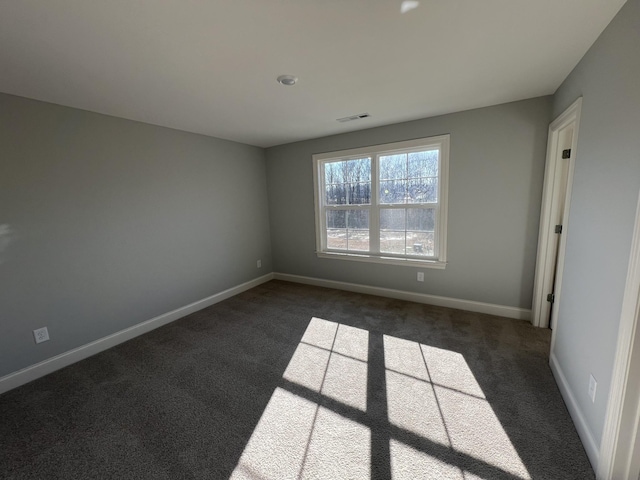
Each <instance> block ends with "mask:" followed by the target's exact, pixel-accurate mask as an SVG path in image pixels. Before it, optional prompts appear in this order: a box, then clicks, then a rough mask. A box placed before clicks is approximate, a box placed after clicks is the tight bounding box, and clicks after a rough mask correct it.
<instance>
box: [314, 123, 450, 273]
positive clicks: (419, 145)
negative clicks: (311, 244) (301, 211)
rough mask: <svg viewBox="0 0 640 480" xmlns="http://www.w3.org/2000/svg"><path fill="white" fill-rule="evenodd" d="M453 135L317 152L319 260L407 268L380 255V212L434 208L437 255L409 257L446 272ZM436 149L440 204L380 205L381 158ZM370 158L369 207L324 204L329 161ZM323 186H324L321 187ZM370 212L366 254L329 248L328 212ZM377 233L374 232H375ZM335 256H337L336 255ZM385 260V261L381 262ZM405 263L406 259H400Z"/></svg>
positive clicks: (316, 189)
mask: <svg viewBox="0 0 640 480" xmlns="http://www.w3.org/2000/svg"><path fill="white" fill-rule="evenodd" d="M450 137H451V136H450V135H449V134H445V135H438V136H434V137H425V138H418V139H414V140H408V141H403V142H395V143H387V144H381V145H372V146H367V147H361V148H354V149H349V150H340V151H334V152H325V153H317V154H313V155H312V161H313V193H314V195H313V200H314V213H315V226H316V253H317V255H318V257H320V258H333V259H339V260H351V259H353V260H356V261H360V262H371V263H391V264H394V265H407V263H405V262H401V263H398V262H395V261H391V260H389V259H388V258H389V256H388V255H386V254H383V253H381V252H380V243H379V242H380V226H379V212H380V209H381V208H394V207H397V208H416V209H417V208H425V209H426V208H433V209H434V210H435V215H436V237H435V238H434V243H435V251H434V255H433V256H432V257H429V258H419V257H415V256H411V257H406V258H407V259H409V258H410V259H411V260H412V262H413V264H414V265H415V264H417V263H418V262H420V263H421V264H422V266H424V267H425V268H440V269H444V268H446V266H447V218H448V197H449V194H448V191H449V154H450ZM431 147H433V148H434V149H437V150H438V151H439V155H438V201H437V202H436V203H421V204H390V205H384V204H381V203H380V195H379V191H378V188H379V185H380V179H379V176H378V166H379V158H380V156H381V155H388V154H391V153H394V152H403V153H406V152H410V151H420V150H422V149H424V148H431ZM365 157H368V158H369V159H370V161H371V202H370V203H369V204H366V205H351V204H345V205H325V198H324V192H323V191H321V188H320V187H321V186H324V175H325V173H324V165H325V163H328V162H330V161H341V160H354V159H361V158H365ZM321 184H322V185H321ZM327 209H332V210H367V211H368V212H369V231H370V244H369V251H367V252H362V253H360V252H357V251H354V252H351V251H346V250H344V251H336V250H329V249H327V235H326V232H327V225H326V214H325V212H326V210H327ZM374 232H375V233H374ZM334 254H335V255H334ZM352 256H353V258H351V257H352ZM381 257H383V258H382V259H380V258H381ZM398 258H399V259H400V260H403V259H404V258H405V257H400V256H399V257H398Z"/></svg>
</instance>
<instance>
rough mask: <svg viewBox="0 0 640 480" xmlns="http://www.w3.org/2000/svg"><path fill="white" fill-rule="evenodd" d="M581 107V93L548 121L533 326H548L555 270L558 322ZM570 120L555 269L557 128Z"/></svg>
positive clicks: (532, 307) (565, 125)
mask: <svg viewBox="0 0 640 480" xmlns="http://www.w3.org/2000/svg"><path fill="white" fill-rule="evenodd" d="M581 111H582V97H579V98H578V99H577V100H576V101H575V102H573V103H572V104H571V106H570V107H569V108H567V109H566V110H565V111H564V112H563V113H562V114H561V115H560V116H559V117H558V118H556V119H555V120H554V121H553V122H551V124H550V125H549V136H548V140H547V160H546V164H545V174H544V175H545V177H544V186H543V191H542V208H541V210H540V231H539V234H538V255H537V259H536V271H535V279H534V283H533V302H532V305H531V323H532V324H533V326H535V327H540V328H547V327H549V324H550V319H549V317H548V315H542V313H543V312H544V310H545V309H544V305H545V302H546V301H547V293H549V292H545V290H544V285H545V283H547V281H548V280H549V277H550V276H551V275H553V273H554V271H555V273H556V277H555V282H556V288H555V292H554V293H555V297H556V298H555V302H554V303H555V308H553V309H552V310H551V315H552V318H553V324H554V325H557V322H556V320H557V314H558V306H559V300H560V287H561V285H562V273H563V270H564V254H565V247H566V232H567V227H568V223H569V207H570V201H571V187H572V185H573V171H574V166H575V163H576V154H577V150H578V149H577V147H578V128H579V126H580V113H581ZM572 123H573V137H572V139H571V158H570V161H569V173H568V176H567V186H566V192H565V199H564V214H563V216H562V225H563V227H562V228H563V232H562V234H561V236H560V245H559V246H558V252H557V270H556V264H555V263H554V261H555V259H554V258H552V257H553V255H552V252H553V248H554V246H555V245H554V243H557V237H556V236H555V235H556V234H555V233H554V229H555V225H556V221H555V218H554V213H556V212H554V207H556V204H555V202H554V198H555V197H556V196H557V195H554V194H556V193H557V192H556V189H557V185H556V175H557V173H558V171H559V168H558V167H559V162H560V160H561V157H562V151H561V150H562V148H561V146H560V132H561V131H562V130H564V129H565V128H566V127H568V126H569V125H571V124H572Z"/></svg>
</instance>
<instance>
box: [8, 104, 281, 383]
mask: <svg viewBox="0 0 640 480" xmlns="http://www.w3.org/2000/svg"><path fill="white" fill-rule="evenodd" d="M266 203H267V187H266V168H265V158H264V150H262V149H260V148H255V147H250V146H247V145H242V144H238V143H233V142H228V141H224V140H219V139H215V138H210V137H205V136H201V135H195V134H190V133H185V132H181V131H177V130H171V129H167V128H161V127H156V126H152V125H147V124H143V123H137V122H132V121H128V120H123V119H119V118H114V117H109V116H105V115H99V114H95V113H90V112H86V111H81V110H76V109H72V108H66V107H61V106H57V105H52V104H47V103H42V102H38V101H34V100H27V99H24V98H19V97H14V96H9V95H3V94H0V237H1V238H0V376H2V375H5V374H7V373H10V372H13V371H15V370H18V369H20V368H23V367H25V366H28V365H31V364H34V363H36V362H38V361H41V360H43V359H46V358H48V357H51V356H53V355H56V354H59V353H62V352H65V351H67V350H70V349H72V348H74V347H77V346H80V345H83V344H86V343H88V342H91V341H93V340H96V339H98V338H101V337H103V336H105V335H108V334H111V333H114V332H116V331H118V330H121V329H123V328H126V327H129V326H131V325H134V324H136V323H139V322H142V321H144V320H148V319H150V318H152V317H154V316H157V315H159V314H162V313H166V312H168V311H170V310H173V309H175V308H178V307H182V306H184V305H186V304H188V303H190V302H193V301H196V300H200V299H202V298H205V297H207V296H209V295H212V294H215V293H217V292H220V291H222V290H224V289H226V288H229V287H231V286H234V285H238V284H240V283H242V282H246V281H248V280H250V279H252V278H255V277H258V276H260V275H263V274H266V273H268V272H270V271H271V259H270V255H271V246H270V237H269V224H268V211H267V206H266ZM2 225H4V227H2ZM7 225H8V226H9V227H8V228H9V229H10V230H11V233H10V234H8V233H7ZM7 241H8V245H6V243H7ZM257 259H262V262H263V267H262V269H260V270H258V269H257V268H256V260H257ZM42 326H48V327H49V333H50V336H51V340H50V341H49V342H46V343H42V344H40V345H35V344H34V341H33V336H32V330H33V329H35V328H38V327H42Z"/></svg>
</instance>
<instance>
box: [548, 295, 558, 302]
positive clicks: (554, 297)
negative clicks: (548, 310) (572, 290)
mask: <svg viewBox="0 0 640 480" xmlns="http://www.w3.org/2000/svg"><path fill="white" fill-rule="evenodd" d="M555 300H556V296H555V295H554V294H553V293H550V294H549V295H547V302H549V303H553V302H554V301H555Z"/></svg>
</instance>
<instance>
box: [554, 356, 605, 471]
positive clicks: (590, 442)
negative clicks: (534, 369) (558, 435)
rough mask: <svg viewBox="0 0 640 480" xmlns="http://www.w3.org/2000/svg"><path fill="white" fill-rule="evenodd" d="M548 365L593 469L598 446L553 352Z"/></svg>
mask: <svg viewBox="0 0 640 480" xmlns="http://www.w3.org/2000/svg"><path fill="white" fill-rule="evenodd" d="M549 366H550V367H551V371H552V372H553V376H554V377H555V379H556V383H557V384H558V388H559V389H560V393H561V394H562V398H563V399H564V403H565V405H566V406H567V410H569V414H570V415H571V419H572V420H573V423H574V425H575V426H576V430H577V431H578V436H579V437H580V440H582V445H583V446H584V449H585V450H586V452H587V457H589V461H590V462H591V465H592V466H593V468H594V469H595V466H596V465H598V457H599V452H598V446H597V445H596V441H595V439H594V438H593V433H591V430H590V429H589V425H588V423H587V420H586V419H585V418H584V415H583V414H582V410H580V406H579V405H578V402H577V401H576V398H575V397H574V396H573V393H572V392H571V388H570V387H569V383H568V382H567V379H566V377H565V376H564V373H563V372H562V369H561V368H560V363H559V362H558V360H557V359H556V356H555V355H554V354H553V353H551V356H550V357H549Z"/></svg>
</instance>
